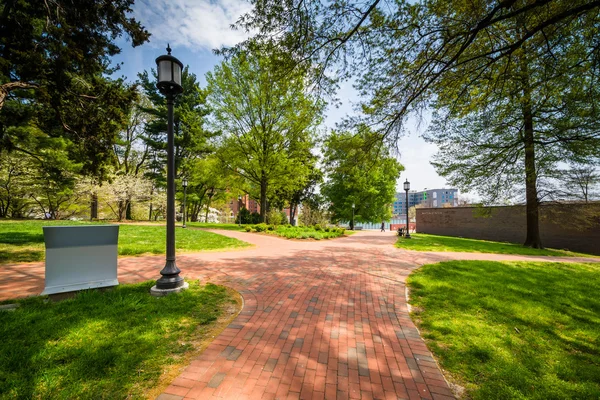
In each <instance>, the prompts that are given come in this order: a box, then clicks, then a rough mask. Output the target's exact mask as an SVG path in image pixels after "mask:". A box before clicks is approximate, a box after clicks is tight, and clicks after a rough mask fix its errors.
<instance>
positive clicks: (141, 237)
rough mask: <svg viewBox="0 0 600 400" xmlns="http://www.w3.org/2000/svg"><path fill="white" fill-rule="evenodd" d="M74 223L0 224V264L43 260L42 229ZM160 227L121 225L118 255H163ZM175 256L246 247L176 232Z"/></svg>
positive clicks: (218, 238) (163, 236)
mask: <svg viewBox="0 0 600 400" xmlns="http://www.w3.org/2000/svg"><path fill="white" fill-rule="evenodd" d="M81 224H87V223H83V222H75V221H0V262H29V261H42V260H43V259H44V235H43V231H42V226H55V225H81ZM165 246H166V229H165V227H164V225H152V226H141V225H121V226H120V227H119V255H129V256H131V255H140V254H165V250H166V248H165ZM176 246H177V251H178V252H198V251H204V250H216V249H235V248H241V247H246V246H249V244H248V243H245V242H242V241H240V240H237V239H233V238H229V237H225V236H222V235H217V234H216V233H212V232H206V231H202V230H197V229H182V230H178V231H177V242H176Z"/></svg>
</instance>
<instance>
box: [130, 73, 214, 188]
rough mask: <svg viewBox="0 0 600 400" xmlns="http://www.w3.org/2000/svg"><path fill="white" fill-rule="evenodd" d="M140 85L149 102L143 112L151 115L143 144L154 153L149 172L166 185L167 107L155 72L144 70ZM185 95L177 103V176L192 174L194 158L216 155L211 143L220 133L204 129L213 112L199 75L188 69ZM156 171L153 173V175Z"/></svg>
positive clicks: (184, 76)
mask: <svg viewBox="0 0 600 400" xmlns="http://www.w3.org/2000/svg"><path fill="white" fill-rule="evenodd" d="M138 77H139V84H140V85H141V87H142V90H143V93H144V95H145V96H146V98H147V99H148V101H149V104H144V105H142V106H141V107H140V110H141V111H142V112H144V113H145V114H147V115H148V116H149V121H148V123H147V124H146V125H145V134H144V138H143V140H144V142H145V144H146V145H147V146H148V147H149V150H150V152H151V153H152V158H151V159H150V165H149V170H150V171H148V173H149V175H148V176H150V177H151V178H153V179H154V181H155V186H156V187H160V188H163V187H165V185H166V159H167V104H166V100H165V98H164V96H163V95H162V94H160V92H159V91H158V89H157V88H156V71H155V70H151V71H150V72H148V71H144V72H143V73H141V74H139V75H138ZM181 86H182V87H183V93H182V94H180V95H179V96H177V97H176V98H175V100H174V108H173V132H174V135H175V138H174V139H175V174H176V176H179V177H182V176H186V175H189V173H190V169H191V167H190V165H191V164H193V162H194V160H195V159H198V158H204V157H206V156H207V155H209V154H211V153H212V152H213V150H214V149H213V147H212V145H211V143H210V140H211V139H212V138H213V137H214V136H215V135H216V134H217V133H218V132H216V133H215V132H212V131H209V130H207V129H206V128H205V126H204V123H205V119H206V117H207V115H208V114H209V112H210V110H209V108H208V107H207V104H206V96H207V91H206V90H204V89H202V88H201V87H200V84H199V83H198V82H197V78H196V75H195V74H193V73H191V72H189V67H188V66H186V67H185V68H184V69H183V71H182V74H181ZM152 171H153V172H152Z"/></svg>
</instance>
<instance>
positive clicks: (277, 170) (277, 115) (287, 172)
mask: <svg viewBox="0 0 600 400" xmlns="http://www.w3.org/2000/svg"><path fill="white" fill-rule="evenodd" d="M304 79H305V76H304V75H303V74H301V73H294V74H290V75H288V76H286V77H285V78H283V79H282V78H281V76H279V75H278V74H277V71H276V69H275V67H274V60H272V59H270V58H265V57H262V56H260V55H258V53H253V54H249V53H243V54H240V55H238V56H235V57H233V58H231V59H229V60H228V61H225V62H223V63H222V64H221V65H219V66H217V67H216V68H215V70H214V72H211V73H208V74H207V81H208V88H209V91H210V95H209V104H210V106H211V108H212V110H213V112H214V117H215V127H216V128H217V129H219V130H220V131H222V132H223V135H224V137H223V140H222V141H221V143H220V148H219V151H218V152H217V154H218V156H219V158H220V160H221V161H222V163H223V165H224V166H225V167H226V168H227V169H228V170H229V171H231V172H232V173H234V174H237V175H239V176H241V177H243V178H244V179H245V180H247V181H248V182H249V183H250V184H252V185H254V186H255V187H258V188H259V191H260V193H259V196H254V195H253V197H256V198H260V205H261V207H260V212H261V218H262V220H263V221H264V220H265V215H266V212H267V211H268V204H267V198H268V196H269V195H272V194H273V193H274V189H275V187H276V186H277V187H279V188H281V187H283V186H285V185H291V186H294V187H296V188H297V187H301V186H303V185H304V183H305V180H303V179H296V178H297V177H306V176H308V175H309V173H310V166H309V165H308V164H306V163H305V160H306V159H307V158H308V157H307V155H308V154H310V150H311V149H312V148H313V146H314V141H315V134H316V128H317V126H318V124H319V123H320V122H321V118H322V111H323V103H322V102H319V101H317V100H315V99H314V98H313V97H311V96H310V95H308V94H307V91H306V86H305V81H304ZM290 191H291V190H290Z"/></svg>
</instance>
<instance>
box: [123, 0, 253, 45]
mask: <svg viewBox="0 0 600 400" xmlns="http://www.w3.org/2000/svg"><path fill="white" fill-rule="evenodd" d="M250 10H251V5H250V4H249V3H248V2H246V1H244V0H220V1H210V0H138V1H136V2H135V5H134V7H133V15H134V17H135V18H136V19H137V20H138V21H140V23H141V24H142V25H143V26H144V27H145V28H146V29H147V30H148V31H149V32H150V33H151V34H152V37H151V38H150V44H151V45H155V46H158V47H164V45H165V44H166V43H170V44H171V46H173V47H174V46H184V47H187V48H189V49H191V50H195V49H197V50H211V49H215V48H219V47H221V46H233V45H235V44H236V43H239V42H240V41H242V40H244V39H246V38H247V36H248V35H247V34H246V33H245V32H243V31H239V30H238V31H236V30H232V29H231V24H234V23H235V22H236V21H237V20H238V18H239V17H240V16H241V15H242V14H244V13H246V12H249V11H250Z"/></svg>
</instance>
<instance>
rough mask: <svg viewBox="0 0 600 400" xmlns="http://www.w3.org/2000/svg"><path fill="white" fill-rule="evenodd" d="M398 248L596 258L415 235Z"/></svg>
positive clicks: (468, 240) (585, 255)
mask: <svg viewBox="0 0 600 400" xmlns="http://www.w3.org/2000/svg"><path fill="white" fill-rule="evenodd" d="M396 247H399V248H401V249H407V250H416V251H458V252H467V253H495V254H520V255H529V256H563V257H564V256H568V257H594V256H591V255H589V254H581V253H575V252H572V251H567V250H556V249H532V248H531V247H525V246H522V245H520V244H515V243H505V242H491V241H487V240H477V239H466V238H457V237H452V236H438V235H427V234H424V233H415V234H412V235H411V239H405V238H403V237H399V238H398V240H397V241H396Z"/></svg>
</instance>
